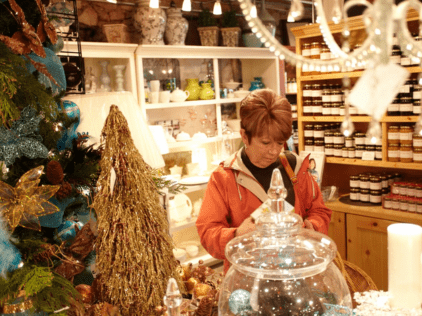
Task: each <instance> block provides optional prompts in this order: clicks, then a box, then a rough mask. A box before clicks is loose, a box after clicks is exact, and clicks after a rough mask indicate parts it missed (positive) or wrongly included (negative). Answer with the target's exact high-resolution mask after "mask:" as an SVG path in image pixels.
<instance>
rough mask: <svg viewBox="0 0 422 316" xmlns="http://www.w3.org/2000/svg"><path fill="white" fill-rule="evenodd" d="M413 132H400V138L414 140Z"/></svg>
mask: <svg viewBox="0 0 422 316" xmlns="http://www.w3.org/2000/svg"><path fill="white" fill-rule="evenodd" d="M412 138H413V136H412V133H400V140H412Z"/></svg>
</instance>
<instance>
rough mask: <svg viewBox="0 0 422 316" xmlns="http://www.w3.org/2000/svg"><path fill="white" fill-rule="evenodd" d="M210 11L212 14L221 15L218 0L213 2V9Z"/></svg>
mask: <svg viewBox="0 0 422 316" xmlns="http://www.w3.org/2000/svg"><path fill="white" fill-rule="evenodd" d="M212 13H213V14H214V15H221V14H223V12H222V10H221V3H220V0H217V1H216V2H215V3H214V10H213V11H212Z"/></svg>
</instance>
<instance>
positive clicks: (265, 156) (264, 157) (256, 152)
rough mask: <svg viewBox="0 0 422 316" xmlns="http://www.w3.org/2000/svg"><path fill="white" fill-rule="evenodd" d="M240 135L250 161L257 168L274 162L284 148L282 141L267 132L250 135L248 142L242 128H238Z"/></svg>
mask: <svg viewBox="0 0 422 316" xmlns="http://www.w3.org/2000/svg"><path fill="white" fill-rule="evenodd" d="M240 135H241V136H242V141H243V143H244V144H245V145H246V154H247V155H248V157H249V159H250V161H251V162H252V163H253V164H254V165H255V166H257V167H259V168H266V167H268V166H269V165H271V164H272V163H274V162H275V161H276V160H277V158H278V156H279V155H280V153H281V151H282V150H283V148H284V142H278V141H276V140H274V138H273V137H271V136H270V135H268V134H264V135H262V136H255V137H252V138H251V141H250V142H249V141H248V137H247V136H246V134H245V130H244V129H241V130H240Z"/></svg>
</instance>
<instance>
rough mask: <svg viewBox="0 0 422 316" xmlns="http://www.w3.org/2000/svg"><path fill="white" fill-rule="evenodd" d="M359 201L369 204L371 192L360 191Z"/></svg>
mask: <svg viewBox="0 0 422 316" xmlns="http://www.w3.org/2000/svg"><path fill="white" fill-rule="evenodd" d="M359 200H360V201H361V202H369V190H368V189H360V192H359Z"/></svg>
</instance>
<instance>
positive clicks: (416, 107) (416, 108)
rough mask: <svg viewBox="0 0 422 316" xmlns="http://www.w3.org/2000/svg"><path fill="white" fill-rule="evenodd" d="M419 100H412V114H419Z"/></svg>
mask: <svg viewBox="0 0 422 316" xmlns="http://www.w3.org/2000/svg"><path fill="white" fill-rule="evenodd" d="M421 109H422V108H421V100H413V109H412V110H413V115H419V114H421V112H422V110H421Z"/></svg>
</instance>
